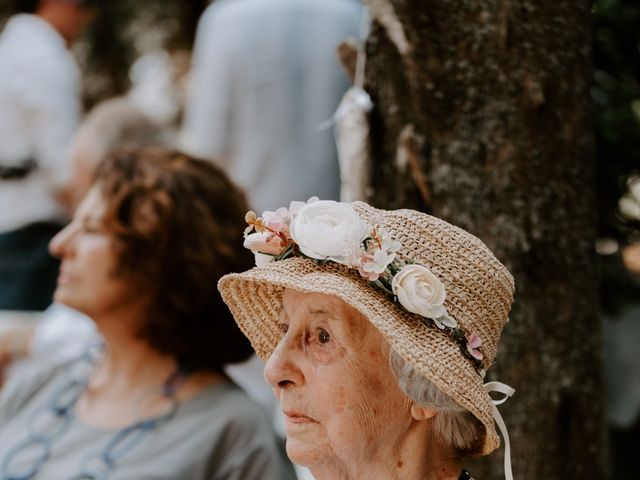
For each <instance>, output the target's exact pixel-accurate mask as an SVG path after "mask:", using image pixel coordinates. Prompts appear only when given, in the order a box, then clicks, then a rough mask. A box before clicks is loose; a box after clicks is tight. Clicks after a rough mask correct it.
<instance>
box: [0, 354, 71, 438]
mask: <svg viewBox="0 0 640 480" xmlns="http://www.w3.org/2000/svg"><path fill="white" fill-rule="evenodd" d="M67 363H68V362H44V361H43V362H38V363H36V364H33V365H29V366H28V367H27V368H24V369H19V370H17V371H15V372H14V373H13V374H12V375H11V376H10V377H9V379H8V380H7V382H6V383H5V385H3V386H2V389H1V390H0V425H3V424H4V423H5V422H6V421H8V420H9V419H10V418H12V417H14V416H16V415H18V414H19V413H20V411H21V409H22V408H23V407H24V406H25V405H27V404H28V403H29V402H30V401H32V400H33V399H36V398H38V397H39V395H40V394H41V392H42V391H43V390H45V389H46V388H47V387H48V386H49V385H51V384H53V383H55V382H56V381H57V379H58V378H59V376H60V373H61V372H62V370H63V369H64V368H65V367H66V365H67Z"/></svg>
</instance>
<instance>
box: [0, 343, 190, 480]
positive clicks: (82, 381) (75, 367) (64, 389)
mask: <svg viewBox="0 0 640 480" xmlns="http://www.w3.org/2000/svg"><path fill="white" fill-rule="evenodd" d="M102 349H103V348H102V346H99V347H95V348H92V349H90V350H89V351H87V352H86V353H85V354H84V355H82V356H81V357H80V358H78V359H77V360H75V361H73V362H71V363H70V364H69V365H68V366H67V367H66V368H65V374H66V375H67V376H69V381H68V382H66V383H64V384H63V385H61V387H60V388H58V389H57V390H56V391H55V392H54V394H53V395H52V396H51V398H50V399H49V401H48V402H47V403H46V404H45V405H43V408H41V409H38V410H36V411H35V412H34V413H33V414H32V415H31V417H30V418H29V420H28V423H27V427H28V430H29V434H28V437H27V438H26V439H25V440H24V441H22V442H20V443H18V444H17V445H16V446H15V447H13V448H12V449H10V450H9V451H8V453H7V455H6V456H5V458H4V461H3V462H2V468H1V470H0V471H1V472H2V476H1V478H2V479H3V480H31V479H32V478H34V477H35V476H36V475H37V473H38V472H39V471H40V469H41V468H42V466H43V465H44V464H45V463H46V462H47V460H49V457H50V454H51V447H52V445H53V443H54V442H55V441H56V440H57V439H59V438H60V437H61V436H62V435H64V433H65V432H66V431H67V429H68V427H69V425H70V424H71V420H72V419H73V408H74V407H75V405H76V403H77V401H78V399H79V398H80V397H81V396H82V394H83V393H84V391H85V390H86V389H87V385H88V382H89V374H90V373H91V370H92V368H93V366H94V365H95V362H96V360H97V356H98V355H99V354H100V353H101V352H102ZM188 376H189V374H188V371H187V370H186V369H184V368H178V369H177V370H175V371H174V372H173V373H172V374H171V375H169V377H168V378H167V379H166V380H165V382H164V383H163V385H162V390H161V392H160V395H161V396H162V397H163V399H165V400H167V401H168V402H170V406H169V408H168V410H167V411H166V412H165V413H163V414H162V415H158V416H155V417H150V418H144V419H142V420H139V421H137V422H135V423H133V424H131V425H129V426H127V427H124V428H122V429H121V430H119V431H117V432H115V433H114V435H113V437H112V438H111V440H110V441H109V442H108V443H107V445H106V446H105V447H104V449H103V450H102V451H100V452H97V453H94V454H92V455H90V456H88V457H86V458H85V459H84V461H83V462H82V464H81V465H80V469H79V473H77V474H76V475H74V476H72V477H70V479H69V480H107V479H108V478H109V475H110V474H111V472H112V471H113V470H114V469H115V468H116V467H117V465H118V462H119V461H120V460H121V459H122V457H124V456H125V455H126V454H127V453H129V452H130V451H131V450H133V449H134V448H135V447H136V446H137V445H138V444H140V443H141V442H142V441H143V440H144V438H145V437H146V436H147V435H148V434H149V433H150V432H152V431H153V430H155V429H156V428H158V427H160V426H161V425H164V424H165V423H167V422H168V421H169V420H171V419H172V418H173V416H174V415H175V413H176V411H177V410H178V405H179V402H178V399H177V398H176V393H177V391H178V390H179V388H180V387H181V386H182V385H183V384H184V382H185V381H186V379H187V378H188ZM26 451H35V452H36V453H37V456H36V461H35V462H33V464H31V465H30V466H28V467H27V468H23V469H18V468H17V466H16V463H17V462H16V460H17V459H18V458H19V456H20V454H21V453H24V452H26Z"/></svg>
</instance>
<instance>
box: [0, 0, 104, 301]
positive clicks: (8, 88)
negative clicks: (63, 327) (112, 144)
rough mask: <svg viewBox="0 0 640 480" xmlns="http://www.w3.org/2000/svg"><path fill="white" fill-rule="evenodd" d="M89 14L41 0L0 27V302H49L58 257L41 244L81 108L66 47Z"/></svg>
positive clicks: (60, 212)
mask: <svg viewBox="0 0 640 480" xmlns="http://www.w3.org/2000/svg"><path fill="white" fill-rule="evenodd" d="M93 15H94V11H93V8H92V6H91V4H90V1H89V0H40V1H38V2H37V5H36V7H35V11H34V13H32V14H18V15H15V16H13V17H12V18H10V20H9V21H8V23H7V25H6V26H5V28H4V30H3V32H2V34H1V35H0V309H9V310H43V309H45V308H46V307H47V306H48V305H49V304H50V302H51V295H52V292H53V289H54V287H55V278H56V275H57V262H56V261H54V259H53V258H52V257H51V256H50V255H49V253H48V251H47V244H48V242H49V239H50V238H51V237H52V236H53V235H54V234H55V233H56V232H57V231H58V229H59V228H60V226H61V225H62V223H63V222H64V221H65V217H66V215H65V209H64V208H63V205H62V202H61V198H60V194H61V192H62V187H63V185H64V183H65V181H66V180H67V176H68V174H69V162H68V157H67V153H66V149H67V147H68V143H69V140H70V138H71V136H72V134H73V132H74V130H75V128H76V126H77V123H78V117H79V114H80V73H79V70H78V66H77V64H76V62H75V60H74V58H73V57H72V55H71V53H70V51H69V48H70V47H71V45H72V44H73V43H74V42H75V41H76V40H77V39H78V38H79V37H80V35H81V34H82V32H83V31H84V29H85V28H86V26H87V25H88V23H89V22H90V21H91V19H92V17H93Z"/></svg>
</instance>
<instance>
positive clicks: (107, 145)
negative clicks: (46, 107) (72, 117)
mask: <svg viewBox="0 0 640 480" xmlns="http://www.w3.org/2000/svg"><path fill="white" fill-rule="evenodd" d="M76 140H77V141H81V142H84V143H85V146H86V147H89V148H91V151H92V153H93V155H92V158H91V159H86V161H92V162H95V165H93V166H94V167H95V166H97V163H99V162H100V161H101V160H102V159H103V158H104V157H105V156H106V155H107V154H109V153H110V152H111V151H113V150H115V149H117V148H123V147H148V146H169V145H168V144H169V140H168V137H167V134H166V132H165V130H164V129H163V127H162V126H160V125H159V124H157V123H155V122H154V121H153V120H151V119H150V118H149V117H147V116H146V115H145V114H144V113H142V112H141V111H140V110H138V109H137V108H136V107H135V106H133V105H132V104H131V102H130V101H129V100H128V99H127V98H126V97H116V98H111V99H109V100H105V101H104V102H102V103H100V104H98V105H97V106H96V107H95V108H94V109H93V110H91V112H89V114H88V115H87V117H86V118H85V120H84V121H83V122H82V124H81V125H80V128H79V129H78V132H77V134H76Z"/></svg>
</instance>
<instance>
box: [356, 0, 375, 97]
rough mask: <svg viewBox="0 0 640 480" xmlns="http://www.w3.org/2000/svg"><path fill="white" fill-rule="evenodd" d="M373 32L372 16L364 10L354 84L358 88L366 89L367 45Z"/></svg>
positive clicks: (367, 10) (366, 9)
mask: <svg viewBox="0 0 640 480" xmlns="http://www.w3.org/2000/svg"><path fill="white" fill-rule="evenodd" d="M369 30H371V15H370V14H369V9H368V8H366V7H365V8H363V10H362V18H361V20H360V39H359V40H358V56H357V58H356V74H355V78H354V82H353V84H354V85H355V86H356V87H358V88H363V87H364V68H365V64H366V63H367V54H366V51H365V49H366V44H367V37H368V36H369Z"/></svg>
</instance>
